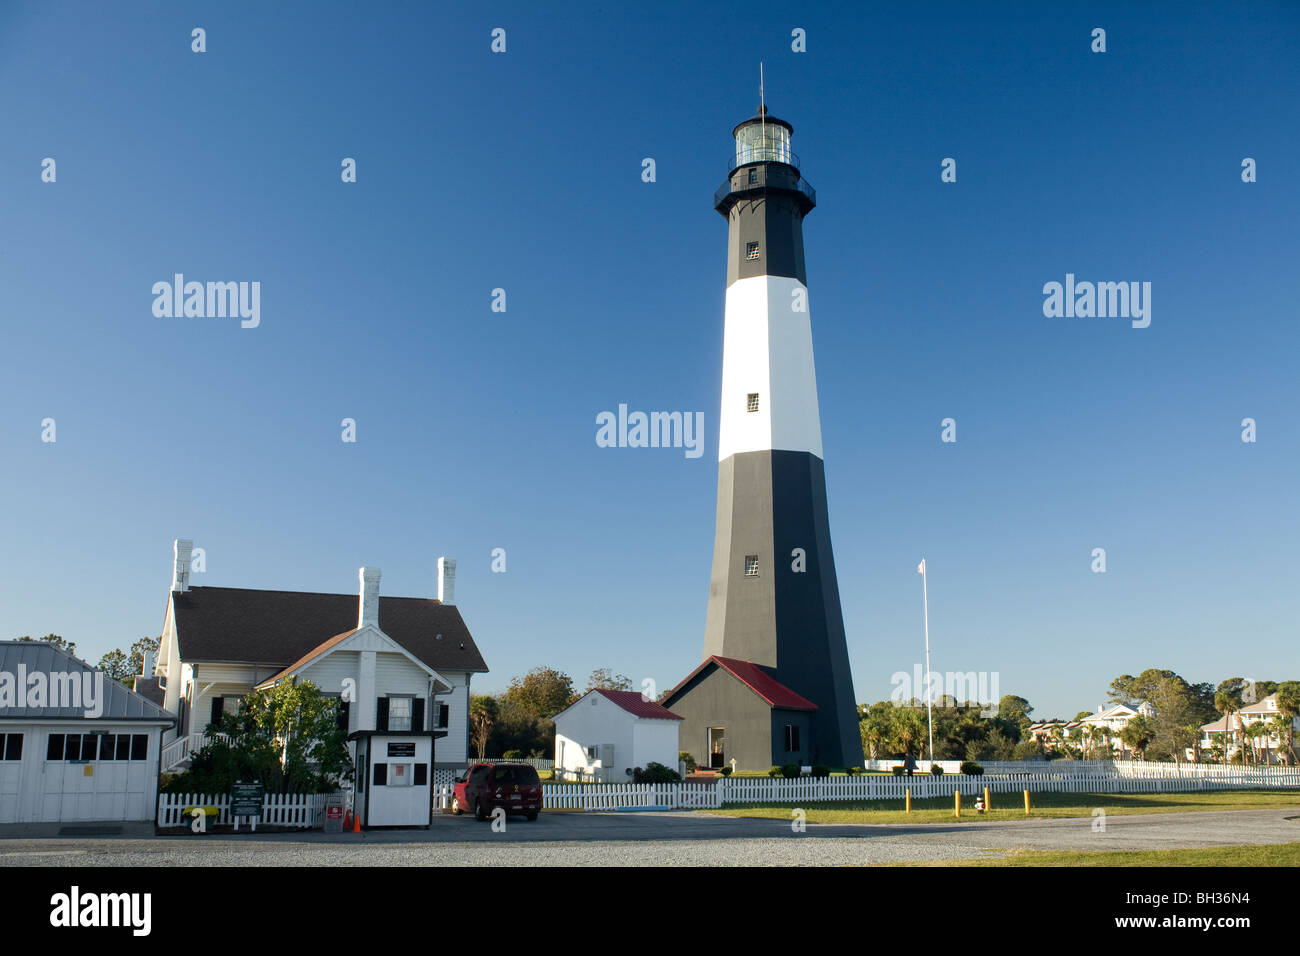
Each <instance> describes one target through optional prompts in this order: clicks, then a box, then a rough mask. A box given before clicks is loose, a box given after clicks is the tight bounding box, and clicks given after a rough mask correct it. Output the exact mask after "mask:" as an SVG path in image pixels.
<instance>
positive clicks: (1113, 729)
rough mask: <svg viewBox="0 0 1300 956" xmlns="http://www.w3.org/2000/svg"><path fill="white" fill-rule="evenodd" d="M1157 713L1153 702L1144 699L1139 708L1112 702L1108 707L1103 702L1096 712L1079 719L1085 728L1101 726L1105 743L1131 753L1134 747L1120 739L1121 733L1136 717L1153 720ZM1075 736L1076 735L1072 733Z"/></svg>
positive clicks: (1120, 750) (1125, 752)
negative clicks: (1152, 704)
mask: <svg viewBox="0 0 1300 956" xmlns="http://www.w3.org/2000/svg"><path fill="white" fill-rule="evenodd" d="M1155 715H1156V709H1155V708H1154V707H1153V706H1151V704H1149V703H1147V702H1146V701H1143V702H1142V703H1140V704H1138V706H1137V708H1136V709H1135V708H1133V707H1129V706H1128V705H1127V704H1112V705H1111V706H1109V707H1107V706H1106V705H1105V704H1102V705H1101V706H1100V707H1098V708H1097V712H1096V713H1095V714H1089V715H1088V716H1087V717H1084V718H1082V719H1081V720H1080V721H1079V726H1080V727H1082V728H1084V729H1091V728H1093V727H1100V728H1101V729H1102V732H1103V733H1104V734H1105V735H1106V739H1105V745H1106V746H1110V747H1113V748H1114V749H1115V750H1116V751H1119V752H1120V753H1121V754H1124V755H1126V756H1127V755H1130V754H1131V753H1132V752H1133V748H1132V747H1130V746H1129V745H1128V744H1126V743H1124V741H1123V740H1121V739H1120V734H1121V733H1123V731H1124V728H1125V727H1127V726H1128V724H1129V721H1131V720H1132V719H1133V718H1134V717H1138V716H1141V717H1145V718H1146V719H1147V720H1151V719H1153V718H1154V717H1155ZM1071 736H1074V735H1071Z"/></svg>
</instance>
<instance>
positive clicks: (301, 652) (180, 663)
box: [155, 540, 488, 780]
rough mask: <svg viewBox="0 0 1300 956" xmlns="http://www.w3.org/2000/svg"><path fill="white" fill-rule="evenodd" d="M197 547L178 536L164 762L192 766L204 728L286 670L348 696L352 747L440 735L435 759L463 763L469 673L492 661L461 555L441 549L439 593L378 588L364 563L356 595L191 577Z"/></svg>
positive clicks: (165, 664) (167, 641)
mask: <svg viewBox="0 0 1300 956" xmlns="http://www.w3.org/2000/svg"><path fill="white" fill-rule="evenodd" d="M192 548H193V544H192V542H190V541H187V540H177V541H176V542H175V545H174V554H175V566H174V572H173V576H172V586H171V592H170V593H169V594H168V599H167V611H166V617H165V620H164V623H163V631H162V639H161V644H160V646H159V648H158V663H157V665H156V668H155V675H156V676H157V678H158V682H159V684H160V685H161V687H160V689H161V691H162V695H163V707H164V709H165V710H166V711H167V712H168V713H170V714H172V715H174V716H175V719H176V728H175V729H174V730H173V731H171V732H169V733H168V734H167V737H166V740H165V745H164V748H163V753H162V770H163V771H164V772H167V771H169V770H172V771H174V770H177V769H181V768H183V767H185V766H186V765H187V763H188V760H189V756H190V754H192V753H193V752H194V751H195V750H197V749H199V748H200V747H202V746H203V736H204V730H205V729H206V728H207V726H208V725H209V724H210V723H212V722H213V720H215V719H216V718H217V717H218V716H219V715H220V714H221V713H222V712H223V711H225V712H230V713H234V712H236V711H237V710H238V708H239V700H240V698H242V697H243V696H244V695H246V694H248V693H250V692H251V691H252V690H253V689H254V688H265V687H270V686H272V685H273V684H275V683H277V682H278V681H281V680H289V679H300V680H310V681H312V682H313V683H314V684H316V686H318V687H319V688H320V689H321V691H322V692H324V693H325V694H327V695H331V696H337V697H340V698H341V701H340V708H339V719H340V724H341V726H343V727H344V728H345V729H346V730H347V732H348V734H349V736H350V738H351V739H352V740H353V747H354V748H357V747H358V744H357V741H358V740H363V741H364V740H366V739H368V738H369V737H371V736H372V735H374V734H385V733H395V734H425V735H427V736H428V737H430V738H433V739H434V740H435V741H436V743H435V745H434V753H433V755H432V756H433V760H432V763H433V767H435V768H447V769H450V768H460V767H464V766H465V764H466V761H467V758H468V756H469V696H470V681H471V679H472V678H473V676H474V675H475V674H481V673H486V672H487V669H488V668H487V665H486V664H485V663H484V661H483V655H482V654H480V653H479V650H478V647H477V646H475V644H474V638H473V637H471V636H470V633H469V628H468V627H466V625H465V621H464V619H463V618H462V617H461V615H460V611H459V610H457V608H456V605H455V574H456V562H455V561H454V560H451V559H448V558H439V559H438V570H437V588H438V597H437V598H431V597H430V598H419V597H381V596H380V594H379V581H380V572H379V570H378V569H376V568H362V569H361V570H360V574H359V587H358V591H357V593H354V594H319V593H309V592H301V591H267V590H259V589H254V588H222V587H191V586H190V562H191V554H192ZM349 697H351V698H352V699H351V700H348V699H347V698H349ZM357 752H358V751H357V750H356V749H354V756H355V755H356V754H357ZM424 759H425V760H427V759H428V758H427V757H426V758H424ZM428 769H433V768H428ZM359 770H362V772H366V771H365V769H363V768H359ZM413 771H414V772H419V768H418V767H417V768H413ZM426 772H427V771H426ZM422 775H423V774H422ZM367 776H368V774H367ZM430 780H431V774H430Z"/></svg>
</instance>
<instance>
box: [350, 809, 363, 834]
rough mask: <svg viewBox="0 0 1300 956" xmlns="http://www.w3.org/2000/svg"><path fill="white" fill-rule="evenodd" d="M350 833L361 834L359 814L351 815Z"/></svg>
mask: <svg viewBox="0 0 1300 956" xmlns="http://www.w3.org/2000/svg"><path fill="white" fill-rule="evenodd" d="M352 832H353V833H360V832H361V814H359V813H354V814H352Z"/></svg>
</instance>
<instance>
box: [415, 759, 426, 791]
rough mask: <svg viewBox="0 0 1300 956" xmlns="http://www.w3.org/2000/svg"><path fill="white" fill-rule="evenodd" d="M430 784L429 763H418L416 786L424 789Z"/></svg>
mask: <svg viewBox="0 0 1300 956" xmlns="http://www.w3.org/2000/svg"><path fill="white" fill-rule="evenodd" d="M428 782H429V765H428V764H427V763H417V764H416V765H415V785H416V786H417V787H423V786H424V785H425V784H427V783H428Z"/></svg>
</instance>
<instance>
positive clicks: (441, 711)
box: [437, 704, 451, 730]
mask: <svg viewBox="0 0 1300 956" xmlns="http://www.w3.org/2000/svg"><path fill="white" fill-rule="evenodd" d="M450 720H451V705H450V704H439V705H438V728H437V729H439V730H446V729H447V724H448V723H449V722H450Z"/></svg>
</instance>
